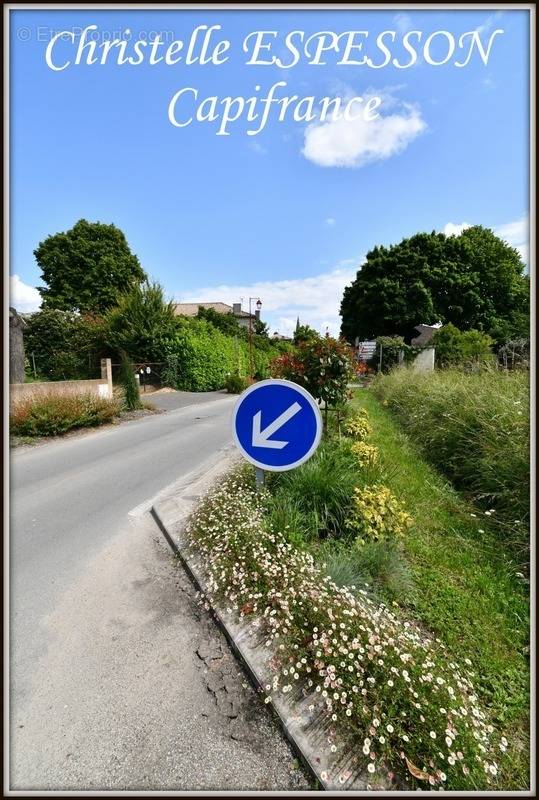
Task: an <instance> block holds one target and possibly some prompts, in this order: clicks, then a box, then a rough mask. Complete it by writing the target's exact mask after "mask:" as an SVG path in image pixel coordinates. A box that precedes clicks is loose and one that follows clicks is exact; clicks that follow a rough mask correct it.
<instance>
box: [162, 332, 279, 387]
mask: <svg viewBox="0 0 539 800" xmlns="http://www.w3.org/2000/svg"><path fill="white" fill-rule="evenodd" d="M282 350H283V347H282V346H278V345H276V344H275V343H273V342H271V341H269V340H267V339H264V338H263V337H259V336H253V371H254V376H255V377H256V378H265V377H267V376H268V375H269V369H268V367H269V363H270V361H271V360H272V359H273V358H274V357H275V356H277V355H279V354H280V353H281V352H282ZM165 358H166V367H165V369H164V371H163V376H162V377H163V382H164V383H165V384H166V385H168V386H171V387H173V388H174V389H181V390H183V391H191V392H207V391H212V390H215V389H222V388H224V386H225V384H226V378H227V375H230V374H236V375H239V376H240V377H245V376H247V374H248V371H249V344H248V342H247V341H245V340H244V339H240V338H236V337H234V338H233V337H231V336H226V335H225V334H224V333H222V331H220V330H217V328H215V327H214V326H213V325H212V324H211V323H209V322H207V321H206V320H201V319H189V318H182V319H179V320H178V322H177V330H176V333H175V338H174V339H173V340H171V341H170V342H169V343H168V344H167V347H166V356H165Z"/></svg>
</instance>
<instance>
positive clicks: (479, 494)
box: [372, 369, 530, 568]
mask: <svg viewBox="0 0 539 800" xmlns="http://www.w3.org/2000/svg"><path fill="white" fill-rule="evenodd" d="M372 388H373V392H374V394H375V395H376V396H377V397H378V399H379V400H381V401H382V403H383V404H384V405H385V406H387V408H388V409H389V410H390V411H391V412H392V413H393V414H394V415H395V416H396V417H397V418H398V420H399V422H400V424H401V425H402V428H403V430H405V431H406V432H407V433H408V434H409V435H410V437H411V438H412V439H413V441H414V442H416V443H417V445H418V446H419V447H420V448H421V450H422V452H423V454H424V455H425V457H426V459H427V460H428V461H429V462H430V463H431V464H433V466H435V467H436V468H437V469H438V470H440V472H443V474H444V475H447V477H448V478H449V479H450V480H451V481H452V482H453V484H454V485H455V486H456V487H457V488H458V489H461V490H463V491H464V492H466V495H467V496H468V497H469V498H470V499H471V500H472V501H473V502H475V503H477V504H478V505H479V506H480V507H481V508H482V509H483V510H490V509H491V508H492V509H494V511H495V514H494V516H493V520H496V521H497V524H496V528H497V533H498V538H499V541H500V544H501V545H502V546H503V547H504V548H505V549H506V550H510V551H511V552H512V553H513V554H514V556H515V557H516V558H518V559H520V561H521V563H522V565H523V567H524V568H526V565H527V559H528V554H529V531H528V520H529V492H530V469H529V427H530V423H529V374H528V373H527V372H523V371H520V370H515V371H513V372H504V371H502V370H491V369H488V370H481V371H479V372H474V373H469V372H463V371H458V370H454V369H453V370H436V371H435V372H428V373H417V372H410V370H407V369H401V370H395V371H393V372H392V373H390V374H389V375H384V376H379V377H377V379H376V380H375V382H374V384H373V387H372Z"/></svg>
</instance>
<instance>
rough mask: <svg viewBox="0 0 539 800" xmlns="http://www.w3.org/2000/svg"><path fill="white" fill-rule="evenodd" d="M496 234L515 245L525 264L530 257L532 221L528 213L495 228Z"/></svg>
mask: <svg viewBox="0 0 539 800" xmlns="http://www.w3.org/2000/svg"><path fill="white" fill-rule="evenodd" d="M494 233H495V234H496V236H499V237H500V239H503V240H504V241H506V242H507V243H508V244H510V245H511V247H515V248H516V249H517V250H518V252H519V253H520V257H521V259H522V260H523V262H524V263H525V264H529V259H530V221H529V219H528V216H527V215H524V216H523V217H521V218H520V219H517V220H515V221H514V222H507V223H506V224H505V225H500V226H499V228H495V229H494Z"/></svg>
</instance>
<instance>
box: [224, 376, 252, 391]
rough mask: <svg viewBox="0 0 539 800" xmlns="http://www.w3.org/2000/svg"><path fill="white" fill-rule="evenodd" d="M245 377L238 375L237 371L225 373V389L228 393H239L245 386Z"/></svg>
mask: <svg viewBox="0 0 539 800" xmlns="http://www.w3.org/2000/svg"><path fill="white" fill-rule="evenodd" d="M247 384H248V382H247V378H245V377H244V376H243V375H238V373H237V372H235V373H232V374H231V375H227V376H226V378H225V389H226V390H227V392H228V393H229V394H241V393H242V392H243V391H245V389H246V388H247Z"/></svg>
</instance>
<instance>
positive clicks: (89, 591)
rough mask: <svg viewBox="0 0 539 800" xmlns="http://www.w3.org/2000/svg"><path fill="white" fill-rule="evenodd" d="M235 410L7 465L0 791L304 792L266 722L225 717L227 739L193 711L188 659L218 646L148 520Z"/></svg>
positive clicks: (213, 404)
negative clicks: (2, 772)
mask: <svg viewBox="0 0 539 800" xmlns="http://www.w3.org/2000/svg"><path fill="white" fill-rule="evenodd" d="M162 397H166V395H162ZM234 399H235V398H234V397H227V396H222V395H221V396H218V395H215V396H212V398H211V399H210V400H207V401H206V402H203V403H197V404H195V405H188V406H186V407H184V408H180V409H178V410H175V411H171V412H169V413H167V414H160V415H154V416H148V417H144V418H141V419H139V420H135V421H132V422H129V423H126V424H123V425H119V426H118V427H114V428H108V429H104V430H101V431H96V432H92V433H89V434H85V435H81V436H79V437H73V438H70V439H68V440H65V441H55V442H54V443H50V444H45V445H43V446H39V447H35V448H33V449H22V450H21V451H20V452H17V451H15V452H14V453H13V454H12V459H11V490H10V500H11V503H10V516H11V526H10V702H11V714H10V734H11V736H10V745H11V752H10V756H11V785H12V788H17V789H44V788H47V789H66V790H68V789H106V788H111V789H122V788H123V789H126V788H131V789H135V788H142V789H151V788H156V789H159V788H168V789H174V788H176V789H186V790H192V789H195V788H206V789H219V788H236V789H240V788H246V789H255V788H269V787H271V788H274V787H275V788H276V787H277V786H279V787H281V788H283V789H286V788H298V786H300V785H302V787H303V788H305V786H304V784H302V783H301V782H302V781H303V778H302V777H301V773H299V772H298V771H297V770H296V769H295V767H294V766H293V759H292V756H291V754H290V752H289V750H288V748H287V747H286V745H285V744H284V742H283V740H282V739H281V737H280V735H279V734H278V732H277V731H276V730H274V729H273V728H271V721H270V718H269V716H268V715H267V714H266V715H265V716H264V719H263V720H262V722H261V721H260V720H258V721H257V720H256V719H254V721H253V720H252V719H251V720H250V718H247V717H248V715H247V717H246V716H245V715H244V717H245V719H243V718H242V715H241V714H239V715H238V716H237V717H236V718H235V719H234V720H233V721H234V724H235V726H236V736H235V737H234V736H232V734H231V733H230V731H229V729H228V727H227V726H229V724H230V723H231V718H230V717H227V715H226V714H224V715H223V714H221V713H217V711H215V709H214V710H213V711H211V709H210V711H208V709H207V708H206V706H207V702H206V703H204V702H203V701H207V699H208V698H207V695H208V688H207V687H206V685H205V683H204V680H205V678H204V675H205V672H204V670H202V672H201V671H200V658H199V657H198V656H197V654H196V647H197V646H198V645H197V643H199V641H200V636H201V635H204V636H205V637H206V639H207V640H208V641H209V642H210V644H211V645H212V646H213V645H215V641H216V637H218V634H217V632H216V631H215V630H214V628H213V627H212V626H211V625H210V627H209V628H208V629H207V630H206V632H205V633H204V634H202V633H201V631H202V629H201V624H202V623H201V622H200V620H199V619H198V618H197V614H198V612H197V611H196V605H195V604H194V603H193V602H192V601H191V598H190V596H189V591H188V588H187V587H185V586H184V587H183V588H181V587H180V589H181V592H180V595H181V597H184V601H182V600H181V597H180V595H179V594H178V591H179V590H178V585H177V584H178V567H177V565H171V559H170V556H169V555H168V552H167V551H166V548H164V546H163V543H162V542H161V541H160V536H159V535H158V534H157V533H156V529H155V527H154V526H153V523H152V521H151V520H150V519H149V515H148V513H147V508H148V507H149V504H150V501H151V499H152V498H153V497H154V496H155V495H156V494H157V493H159V492H160V491H161V490H163V489H164V488H165V487H166V486H167V485H168V484H171V483H173V482H175V481H177V480H178V479H179V478H180V477H181V476H183V475H185V474H187V473H189V472H191V471H193V470H195V469H197V468H200V467H201V466H202V465H203V464H204V462H205V461H206V460H207V459H209V458H211V457H212V456H213V455H214V454H215V453H216V451H217V450H219V449H220V448H222V447H223V446H226V445H228V444H229V442H230V438H231V437H230V415H231V411H232V406H233V403H234ZM182 602H183V607H182ZM206 624H207V620H206V621H204V625H206ZM225 650H226V646H225ZM225 655H226V653H225ZM224 657H225V656H223V658H224ZM226 657H227V658H230V655H229V654H228V655H226ZM225 661H226V659H225ZM212 663H213V662H212ZM216 663H221V662H220V661H216ZM222 663H225V662H222ZM231 663H232V662H231ZM206 666H207V665H206ZM207 672H208V669H206V673H207ZM229 677H230V676H229ZM230 680H232V678H230ZM235 680H236V686H235V689H234V687H232V688H231V691H232V690H233V689H234V691H235V692H236V694H237V695H238V697H240V698H243V701H245V692H247V691H248V690H247V689H245V687H243V686H242V683H241V682H240V683H238V682H239V681H241V678H240V677H239V676H236V678H235ZM238 687H239V688H238ZM238 702H239V704H240V705H241V704H242V703H241V702H240V701H238ZM251 706H252V702H250V703H247V705H246V708H249V707H251ZM204 709H205V714H206V715H205V716H204V715H203V714H202V711H204ZM242 719H243V722H245V725H247V728H246V727H245V725H243V723H242ZM238 720H239V721H238ZM262 724H264V725H269V726H270V727H269V728H268V730H267V731H266V736H265V737H264V739H265V740H266V741H265V743H264V747H262V746H261V745H260V735H259V734H257V730H258V731H260V730H261V725H262ZM249 725H251V726H252V731H251V732H249ZM242 737H243V738H242ZM204 742H206V744H204ZM257 742H258V743H259V744H258V745H257V744H256V743H257ZM238 748H239V750H238ZM242 751H243V752H242ZM238 758H239V759H240V763H241V764H243V769H240V768H239V766H238V765H237V764H236V763H235V759H236V760H237V759H238ZM223 782H224V784H229V785H224V784H223Z"/></svg>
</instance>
